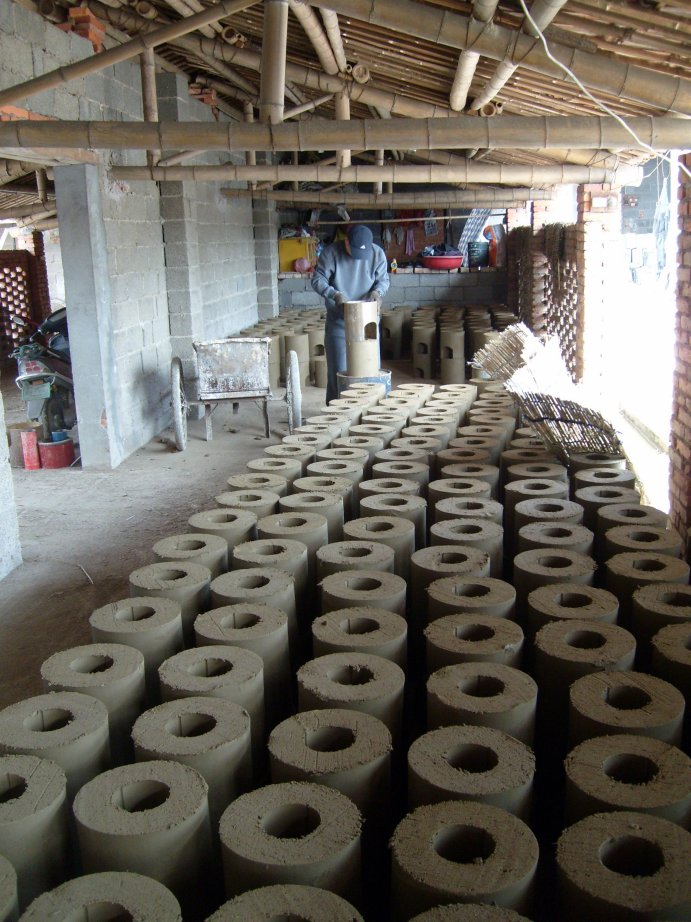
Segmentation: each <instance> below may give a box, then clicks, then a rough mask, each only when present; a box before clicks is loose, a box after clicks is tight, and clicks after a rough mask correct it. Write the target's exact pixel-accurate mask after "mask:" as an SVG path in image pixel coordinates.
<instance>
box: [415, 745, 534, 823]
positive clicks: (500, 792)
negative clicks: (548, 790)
mask: <svg viewBox="0 0 691 922" xmlns="http://www.w3.org/2000/svg"><path fill="white" fill-rule="evenodd" d="M534 775H535V756H534V755H533V753H532V751H531V750H530V749H529V748H528V747H527V746H526V745H525V744H524V743H521V742H519V741H518V740H517V739H514V738H513V737H512V736H509V735H508V734H507V733H502V732H501V730H492V729H491V728H489V727H442V728H441V729H439V730H430V732H429V733H425V734H423V735H422V736H420V737H418V738H417V739H416V740H415V742H414V743H413V744H412V746H411V747H410V749H409V750H408V803H409V806H410V808H411V809H413V808H415V807H419V806H420V805H421V804H437V803H441V802H443V801H448V800H464V801H476V802H479V803H485V804H493V805H494V806H495V807H502V808H503V809H504V810H508V812H509V813H513V814H514V816H518V817H519V818H520V819H523V820H527V819H528V818H529V816H530V809H531V805H532V792H533V777H534Z"/></svg>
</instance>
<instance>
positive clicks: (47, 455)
mask: <svg viewBox="0 0 691 922" xmlns="http://www.w3.org/2000/svg"><path fill="white" fill-rule="evenodd" d="M38 454H39V457H40V459H41V467H69V466H70V464H72V462H73V461H74V442H73V441H72V439H63V440H62V441H61V442H39V443H38Z"/></svg>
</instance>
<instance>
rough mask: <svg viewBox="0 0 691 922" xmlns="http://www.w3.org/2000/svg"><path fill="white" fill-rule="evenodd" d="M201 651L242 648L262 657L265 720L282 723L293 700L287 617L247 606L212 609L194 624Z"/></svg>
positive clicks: (262, 607) (260, 606)
mask: <svg viewBox="0 0 691 922" xmlns="http://www.w3.org/2000/svg"><path fill="white" fill-rule="evenodd" d="M194 635H195V641H196V644H197V646H198V647H203V646H212V645H222V646H231V647H241V648H242V649H243V650H251V651H252V652H253V653H256V654H257V655H258V656H261V658H262V660H263V662H264V682H265V685H266V688H265V693H266V717H267V722H268V724H269V725H270V726H273V725H274V724H276V723H277V722H278V721H279V720H281V719H282V718H283V717H284V716H285V713H286V710H287V708H288V707H289V705H290V701H291V698H292V689H291V672H290V655H289V647H288V616H287V615H286V613H285V612H284V611H281V609H280V608H274V607H273V606H271V605H263V604H261V603H259V602H249V603H248V602H245V603H239V604H237V605H226V606H224V607H223V608H213V609H212V610H211V611H208V612H206V613H205V614H203V615H199V617H198V618H197V620H196V621H195V622H194Z"/></svg>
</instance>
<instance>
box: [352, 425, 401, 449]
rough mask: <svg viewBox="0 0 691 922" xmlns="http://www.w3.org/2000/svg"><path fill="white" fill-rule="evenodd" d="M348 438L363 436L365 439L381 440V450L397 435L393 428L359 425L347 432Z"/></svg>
mask: <svg viewBox="0 0 691 922" xmlns="http://www.w3.org/2000/svg"><path fill="white" fill-rule="evenodd" d="M348 433H349V435H350V436H358V435H364V436H365V438H374V439H381V441H382V442H383V443H384V444H383V446H382V447H383V448H388V447H389V445H390V444H391V439H395V438H398V435H399V433H398V432H397V431H396V428H395V427H394V426H389V425H387V424H381V423H359V424H358V425H356V426H351V427H350V429H349V430H348Z"/></svg>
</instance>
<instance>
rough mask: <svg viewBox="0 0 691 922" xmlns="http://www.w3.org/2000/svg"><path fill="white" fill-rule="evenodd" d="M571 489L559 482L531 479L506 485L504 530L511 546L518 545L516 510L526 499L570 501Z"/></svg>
mask: <svg viewBox="0 0 691 922" xmlns="http://www.w3.org/2000/svg"><path fill="white" fill-rule="evenodd" d="M568 494H569V488H568V485H567V484H565V483H559V481H558V480H546V479H544V480H543V479H535V478H533V479H531V480H514V481H512V482H511V483H507V484H505V485H504V530H505V532H506V537H507V540H508V541H509V542H510V544H511V546H514V545H515V543H516V537H517V535H518V527H517V523H516V516H515V512H514V510H515V508H516V505H517V504H518V503H520V502H524V501H525V500H526V499H539V500H542V501H543V502H544V501H550V500H552V499H563V500H566V499H568Z"/></svg>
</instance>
